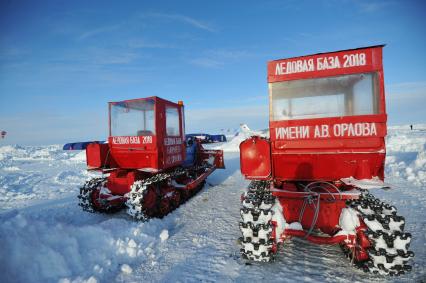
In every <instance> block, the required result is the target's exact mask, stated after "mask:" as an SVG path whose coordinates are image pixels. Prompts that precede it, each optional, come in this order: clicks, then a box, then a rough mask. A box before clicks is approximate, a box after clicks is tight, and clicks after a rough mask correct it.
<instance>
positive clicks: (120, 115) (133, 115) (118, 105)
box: [110, 99, 155, 136]
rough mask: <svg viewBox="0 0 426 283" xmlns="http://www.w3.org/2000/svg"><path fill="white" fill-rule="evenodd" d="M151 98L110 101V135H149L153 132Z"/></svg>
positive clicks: (153, 122) (152, 101)
mask: <svg viewBox="0 0 426 283" xmlns="http://www.w3.org/2000/svg"><path fill="white" fill-rule="evenodd" d="M154 105H155V102H154V100H152V99H148V100H134V101H123V102H112V103H111V104H110V107H111V108H110V115H111V117H110V118H111V136H149V135H154V133H155V127H154V125H155V116H154Z"/></svg>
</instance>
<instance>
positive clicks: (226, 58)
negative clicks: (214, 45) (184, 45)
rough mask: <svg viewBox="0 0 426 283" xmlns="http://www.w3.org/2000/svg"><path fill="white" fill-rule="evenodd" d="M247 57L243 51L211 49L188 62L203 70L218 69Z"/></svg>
mask: <svg viewBox="0 0 426 283" xmlns="http://www.w3.org/2000/svg"><path fill="white" fill-rule="evenodd" d="M249 56H251V54H250V53H249V52H247V51H245V50H226V49H212V50H207V51H205V52H204V53H203V56H200V57H198V58H194V59H191V60H189V62H190V63H191V64H193V65H197V66H201V67H205V68H219V67H222V66H224V65H225V64H226V63H227V62H230V61H238V60H240V59H243V58H247V57H249Z"/></svg>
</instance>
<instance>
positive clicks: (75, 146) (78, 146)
mask: <svg viewBox="0 0 426 283" xmlns="http://www.w3.org/2000/svg"><path fill="white" fill-rule="evenodd" d="M104 142H105V141H87V142H71V143H67V144H65V145H64V147H63V148H62V149H63V150H84V149H86V147H87V145H88V144H90V143H104Z"/></svg>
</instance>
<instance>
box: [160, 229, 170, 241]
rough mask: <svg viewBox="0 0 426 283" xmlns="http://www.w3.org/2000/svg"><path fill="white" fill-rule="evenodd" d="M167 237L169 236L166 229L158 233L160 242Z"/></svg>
mask: <svg viewBox="0 0 426 283" xmlns="http://www.w3.org/2000/svg"><path fill="white" fill-rule="evenodd" d="M168 238H169V231H167V230H163V231H161V233H160V239H161V242H164V241H166V240H167V239H168Z"/></svg>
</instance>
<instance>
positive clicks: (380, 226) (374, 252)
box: [345, 192, 414, 276]
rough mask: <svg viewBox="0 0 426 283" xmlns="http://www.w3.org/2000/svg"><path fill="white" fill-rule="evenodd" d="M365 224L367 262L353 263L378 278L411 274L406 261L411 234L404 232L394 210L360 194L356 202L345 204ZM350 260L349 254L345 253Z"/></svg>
mask: <svg viewBox="0 0 426 283" xmlns="http://www.w3.org/2000/svg"><path fill="white" fill-rule="evenodd" d="M347 204H348V206H350V207H352V208H353V209H355V210H356V211H357V212H358V214H359V216H360V218H361V219H362V220H363V222H364V223H365V225H366V227H367V229H366V230H365V231H364V233H365V235H366V236H367V237H368V239H369V241H370V244H371V246H370V248H369V249H368V254H369V257H370V258H369V260H367V261H364V262H355V263H356V265H357V266H358V267H360V268H361V269H363V270H364V271H365V272H372V273H375V274H381V275H391V276H394V275H401V274H404V273H405V272H407V271H410V270H411V266H410V265H409V264H407V263H408V260H409V259H410V258H412V257H413V256H414V253H413V252H412V251H409V250H408V249H409V247H410V242H411V234H410V233H406V232H404V226H405V219H404V217H402V216H399V215H397V210H396V208H395V207H394V206H391V205H389V204H387V203H384V202H382V201H380V200H379V199H377V198H375V197H374V196H373V195H372V194H370V193H366V192H363V194H362V195H361V197H360V198H359V199H357V200H352V201H348V203H347ZM345 252H346V254H347V255H348V256H349V257H352V254H351V253H352V251H351V250H345Z"/></svg>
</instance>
